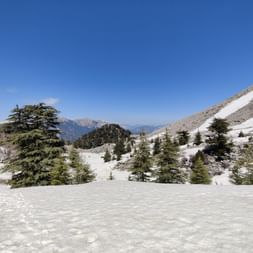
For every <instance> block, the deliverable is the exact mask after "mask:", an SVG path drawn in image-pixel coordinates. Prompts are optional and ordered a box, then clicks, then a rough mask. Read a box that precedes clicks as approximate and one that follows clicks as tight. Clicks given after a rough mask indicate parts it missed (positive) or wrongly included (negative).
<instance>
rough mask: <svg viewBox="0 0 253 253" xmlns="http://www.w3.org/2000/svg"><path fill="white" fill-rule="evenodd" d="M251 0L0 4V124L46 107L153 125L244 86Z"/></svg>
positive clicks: (251, 61)
mask: <svg viewBox="0 0 253 253" xmlns="http://www.w3.org/2000/svg"><path fill="white" fill-rule="evenodd" d="M252 13H253V1H247V0H237V1H233V0H227V1H224V0H174V1H173V0H164V1H162V0H153V1H149V0H145V1H144V0H141V1H140V0H115V1H111V0H106V1H105V0H100V1H97V0H90V1H88V0H80V1H78V0H68V1H65V0H43V1H39V0H22V1H21V0H16V1H13V0H1V1H0V87H1V89H0V119H1V120H2V119H5V118H6V117H7V115H8V114H9V112H10V110H11V109H12V108H13V107H14V106H15V105H16V104H20V105H24V104H27V103H37V102H39V101H49V102H50V103H52V104H56V107H57V108H58V109H59V110H60V111H61V115H62V116H66V117H70V118H82V117H90V118H95V119H103V120H108V121H114V122H122V123H131V124H132V123H145V124H146V123H152V124H160V123H166V122H169V121H171V120H175V119H179V118H181V117H184V116H186V115H190V114H192V113H194V112H197V111H200V110H202V109H204V108H206V107H208V106H210V105H213V104H215V103H217V102H220V101H222V100H223V99H225V98H227V97H229V96H231V95H233V94H235V93H237V92H238V91H240V90H241V89H244V88H246V87H247V86H249V85H250V84H251V83H253V15H252Z"/></svg>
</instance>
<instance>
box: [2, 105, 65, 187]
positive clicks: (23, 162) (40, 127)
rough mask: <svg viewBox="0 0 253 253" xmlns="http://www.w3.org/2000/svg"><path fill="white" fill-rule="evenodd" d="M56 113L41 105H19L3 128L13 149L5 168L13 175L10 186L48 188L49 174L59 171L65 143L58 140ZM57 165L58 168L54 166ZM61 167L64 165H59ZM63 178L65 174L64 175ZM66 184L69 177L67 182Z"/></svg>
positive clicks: (50, 179) (50, 177) (52, 109)
mask: <svg viewBox="0 0 253 253" xmlns="http://www.w3.org/2000/svg"><path fill="white" fill-rule="evenodd" d="M57 114H58V112H57V110H56V109H54V108H53V107H51V106H47V105H45V104H43V103H40V104H38V105H26V106H24V107H22V108H19V107H18V106H17V107H16V108H15V109H14V110H13V111H12V113H11V115H10V116H9V118H8V123H6V124H5V126H4V131H5V133H6V134H7V136H8V138H7V142H8V143H9V144H11V145H13V146H14V147H15V155H14V156H12V157H11V158H10V159H9V161H8V164H7V166H6V170H8V171H10V172H12V175H13V176H12V179H11V181H10V184H11V186H12V187H13V188H15V187H26V186H38V185H50V184H51V183H52V182H51V181H52V175H51V173H52V172H51V171H52V170H53V169H54V171H56V168H58V169H59V174H60V171H62V170H64V169H63V168H60V165H59V162H57V163H56V161H58V159H60V160H62V159H63V158H62V155H63V153H64V142H63V141H62V140H61V139H60V138H59V134H60V132H59V129H58V124H59V122H58V117H57ZM56 164H57V166H56ZM60 164H61V165H62V166H63V167H64V162H63V163H60ZM64 175H66V174H65V173H64ZM67 181H68V175H66V180H62V182H67Z"/></svg>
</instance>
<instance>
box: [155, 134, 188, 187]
mask: <svg viewBox="0 0 253 253" xmlns="http://www.w3.org/2000/svg"><path fill="white" fill-rule="evenodd" d="M178 152H179V149H178V146H176V145H175V144H174V143H173V142H172V141H171V139H170V137H169V135H168V132H167V131H166V134H165V136H164V138H163V141H162V146H161V153H160V155H159V159H158V163H157V165H158V170H157V172H156V173H155V174H156V177H157V179H156V181H157V182H158V183H171V184H180V183H184V182H185V177H184V173H183V172H182V171H181V169H180V168H179V163H178Z"/></svg>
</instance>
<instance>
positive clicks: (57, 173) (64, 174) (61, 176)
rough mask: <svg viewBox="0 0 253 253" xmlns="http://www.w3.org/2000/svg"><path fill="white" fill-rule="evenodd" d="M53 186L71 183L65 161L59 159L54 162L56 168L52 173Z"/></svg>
mask: <svg viewBox="0 0 253 253" xmlns="http://www.w3.org/2000/svg"><path fill="white" fill-rule="evenodd" d="M50 176H51V185H62V184H69V183H70V176H69V173H68V167H67V165H66V164H65V163H64V159H62V158H57V159H55V161H54V167H53V168H52V169H51V171H50Z"/></svg>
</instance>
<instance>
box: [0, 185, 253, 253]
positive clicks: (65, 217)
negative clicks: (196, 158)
mask: <svg viewBox="0 0 253 253" xmlns="http://www.w3.org/2000/svg"><path fill="white" fill-rule="evenodd" d="M0 207H1V208H0V209H1V210H0V217H1V223H2V224H1V227H0V245H1V247H0V252H1V253H2V252H9V253H10V252H13V253H14V252H15V253H30V252H45V253H51V252H52V253H58V252H66V253H69V252H71V253H72V252H73V253H83V252H85V253H86V252H92V253H93V252H94V253H95V252H99V253H101V252H103V253H118V252H129V253H133V252H142V253H156V252H157V253H158V252H159V253H165V252H168V253H171V252H172V253H173V252H174V253H193V252H194V253H203V252H206V253H238V252H243V253H251V252H252V238H253V188H252V187H250V186H244V187H236V186H220V187H211V186H200V185H199V186H193V185H163V184H151V183H134V182H120V181H110V182H109V181H108V182H95V183H90V184H85V185H76V186H57V187H32V188H26V189H17V190H9V189H8V188H7V187H6V186H0Z"/></svg>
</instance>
